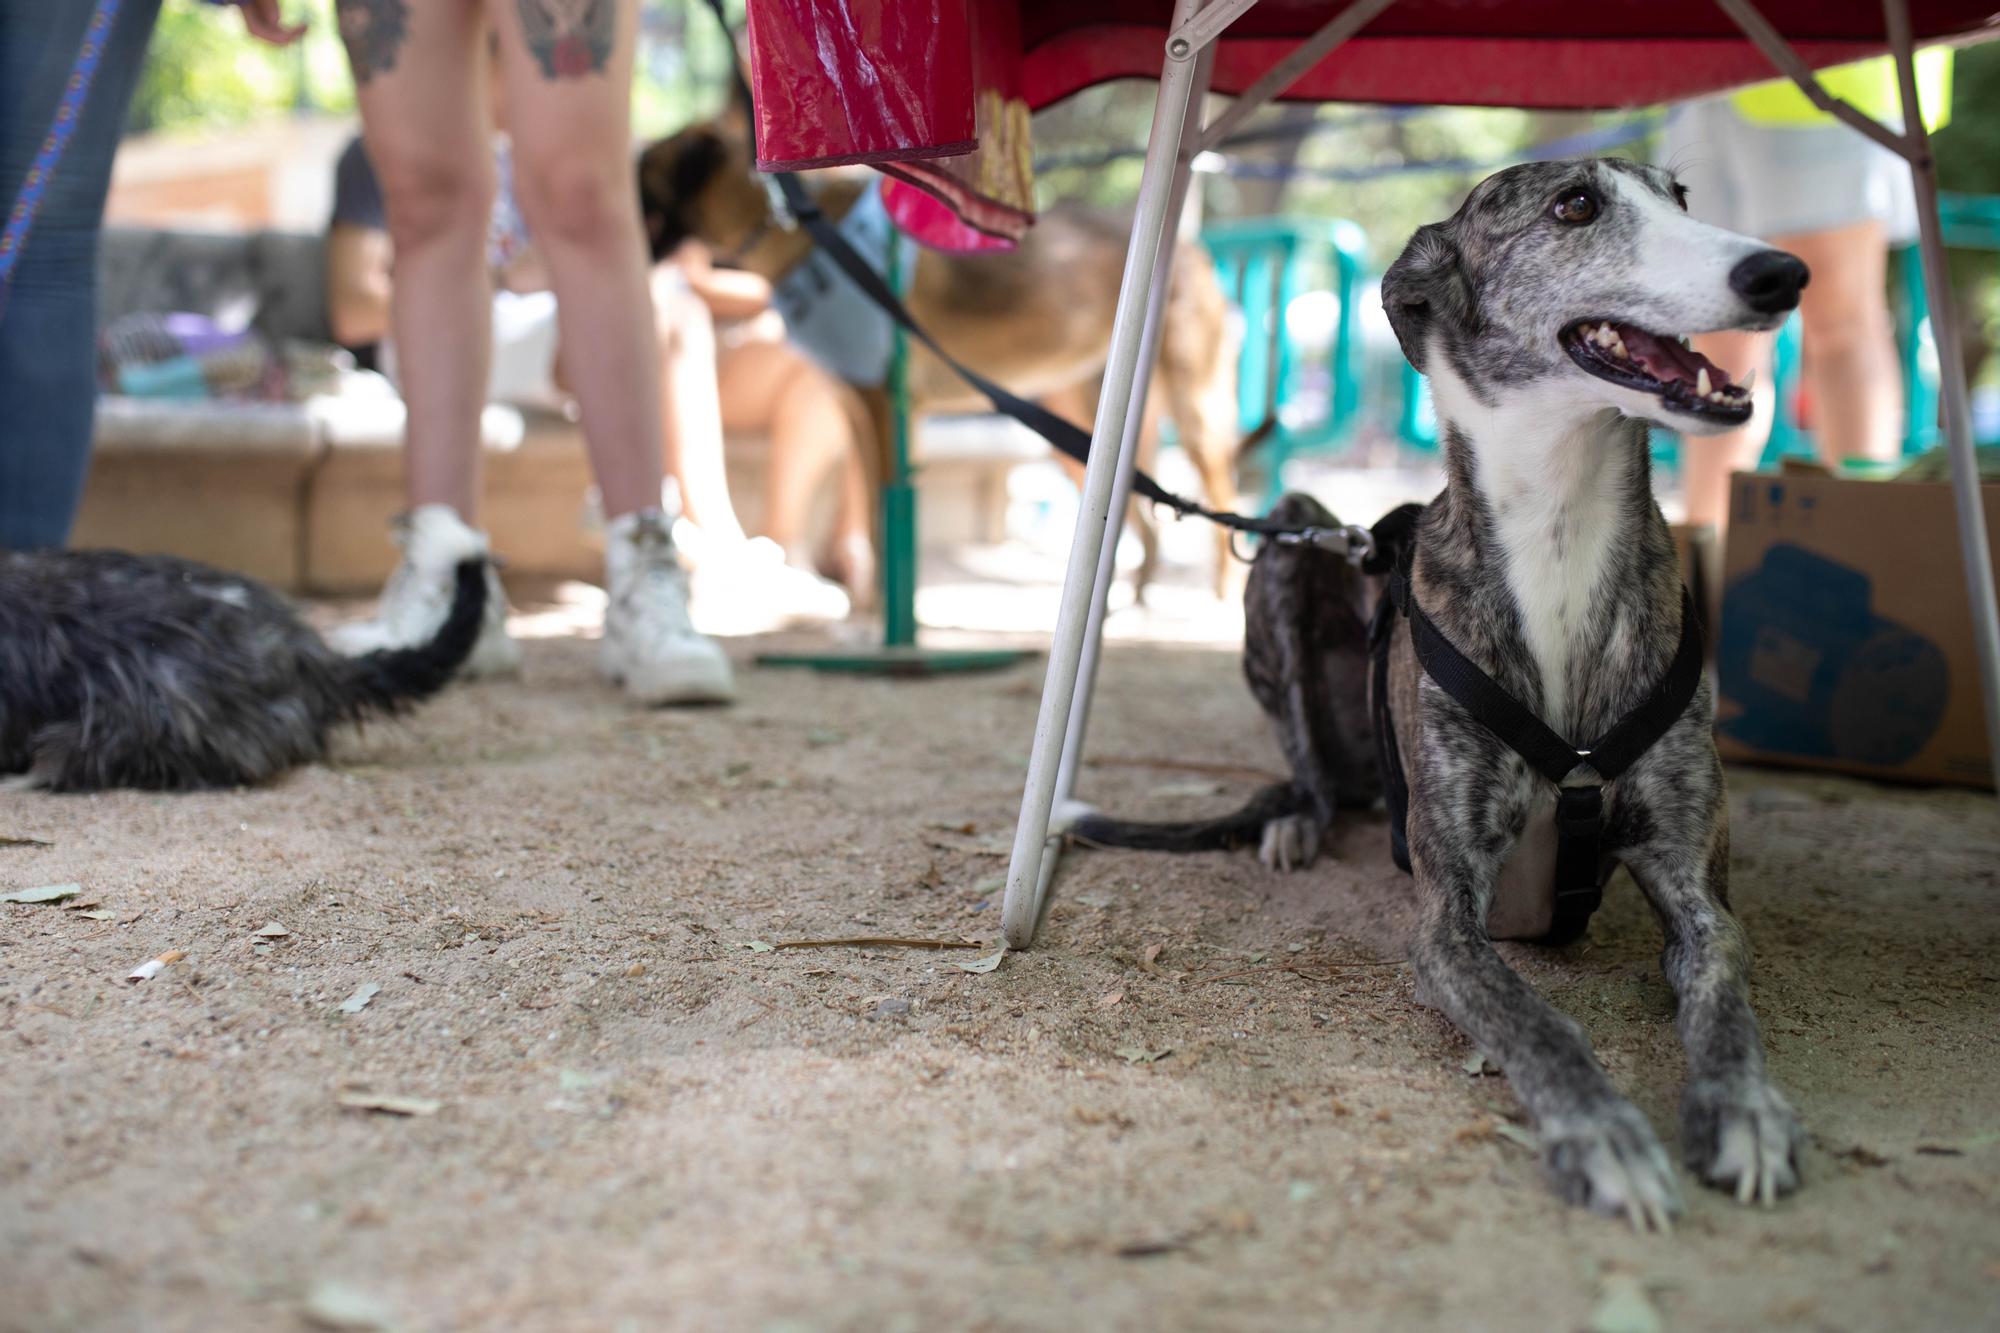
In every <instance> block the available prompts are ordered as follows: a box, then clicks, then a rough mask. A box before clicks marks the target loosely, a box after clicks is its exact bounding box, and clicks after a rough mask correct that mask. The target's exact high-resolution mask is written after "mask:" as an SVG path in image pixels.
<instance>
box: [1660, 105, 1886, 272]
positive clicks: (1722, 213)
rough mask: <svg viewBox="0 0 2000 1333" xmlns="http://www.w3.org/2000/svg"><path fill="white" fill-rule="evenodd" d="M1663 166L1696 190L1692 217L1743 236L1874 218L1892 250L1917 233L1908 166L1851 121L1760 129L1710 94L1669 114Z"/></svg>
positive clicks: (1779, 233) (1662, 149)
mask: <svg viewBox="0 0 2000 1333" xmlns="http://www.w3.org/2000/svg"><path fill="white" fill-rule="evenodd" d="M1890 128H1891V129H1895V128H1897V127H1896V126H1894V125H1892V126H1890ZM1658 160H1659V162H1660V164H1661V165H1662V166H1665V167H1670V168H1672V169H1673V171H1674V172H1675V173H1676V174H1677V175H1678V176H1679V177H1680V179H1681V181H1682V183H1683V184H1685V185H1686V186H1687V187H1688V212H1690V213H1692V214H1693V215H1694V216H1695V217H1697V218H1700V219H1701V220H1702V221H1703V222H1707V223H1711V224H1713V225H1715V226H1718V227H1726V228H1728V229H1729V230H1730V231H1734V232H1740V233H1742V234H1743V235H1745V236H1755V237H1757V238H1759V239H1760V240H1769V239H1771V238H1772V237H1774V236H1789V235H1794V234H1797V233H1799V232H1814V231H1830V230H1832V229H1834V228H1836V227H1847V226H1852V225H1854V224H1855V223H1858V222H1869V221H1874V222H1880V223H1881V224H1882V225H1883V229H1884V231H1885V232H1886V233H1887V236H1888V240H1889V243H1890V244H1892V245H1900V244H1905V243H1907V242H1909V241H1911V240H1913V239H1914V238H1915V237H1916V234H1917V213H1916V196H1915V193H1914V190H1913V187H1912V186H1911V184H1910V169H1909V167H1908V166H1907V165H1906V164H1905V163H1904V162H1903V160H1902V159H1901V158H1899V157H1897V156H1896V155H1895V154H1894V153H1891V152H1890V151H1889V150H1888V149H1886V148H1884V147H1882V146H1881V145H1880V144H1877V143H1875V142H1873V141H1872V140H1869V139H1865V138H1863V137H1862V136H1861V135H1860V134H1858V133H1856V132H1855V131H1854V130H1852V129H1850V128H1848V127H1847V126H1846V125H1841V124H1837V123H1835V124H1824V125H1758V124H1753V123H1751V122H1750V121H1747V120H1745V119H1743V117H1742V116H1741V115H1740V114H1738V112H1737V110H1736V108H1735V107H1734V106H1733V105H1731V103H1730V101H1729V99H1728V98H1726V97H1712V98H1707V99H1704V100H1702V101H1699V102H1689V103H1687V104H1686V105H1684V106H1680V107H1677V108H1675V110H1674V112H1673V113H1672V114H1671V115H1670V116H1668V118H1667V124H1666V128H1665V130H1664V131H1662V133H1661V136H1660V154H1659V159H1658Z"/></svg>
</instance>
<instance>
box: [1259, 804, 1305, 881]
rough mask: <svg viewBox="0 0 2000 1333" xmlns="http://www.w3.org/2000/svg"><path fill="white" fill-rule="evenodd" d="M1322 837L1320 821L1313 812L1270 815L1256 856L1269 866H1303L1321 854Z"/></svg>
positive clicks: (1301, 868)
mask: <svg viewBox="0 0 2000 1333" xmlns="http://www.w3.org/2000/svg"><path fill="white" fill-rule="evenodd" d="M1319 839H1320V827H1319V821H1318V820H1317V819H1314V818H1313V817H1312V816H1311V815H1280V816H1279V817H1278V818H1276V819H1267V820H1265V821H1264V841H1263V843H1262V844H1261V845H1260V846H1259V847H1258V848H1257V859H1258V860H1259V861H1262V862H1263V863H1264V868H1265V869H1266V870H1304V869H1305V868H1306V867H1307V866H1309V865H1311V864H1312V863H1313V858H1314V857H1316V856H1318V855H1319Z"/></svg>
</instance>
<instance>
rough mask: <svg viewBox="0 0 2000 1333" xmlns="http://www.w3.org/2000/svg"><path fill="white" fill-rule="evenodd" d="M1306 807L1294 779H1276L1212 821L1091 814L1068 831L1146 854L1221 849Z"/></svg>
mask: <svg viewBox="0 0 2000 1333" xmlns="http://www.w3.org/2000/svg"><path fill="white" fill-rule="evenodd" d="M1305 808H1306V801H1305V798H1304V796H1303V795H1302V794H1301V793H1300V792H1299V791H1298V790H1297V789H1296V788H1294V787H1293V786H1292V784H1291V783H1289V782H1274V783H1272V784H1271V785H1270V786H1268V787H1265V788H1264V789H1263V790H1262V791H1259V792H1258V793H1257V794H1256V795H1255V796H1252V797H1251V798H1250V800H1249V802H1248V803H1247V804H1246V805H1244V807H1243V808H1242V809H1240V810H1236V811H1233V812H1231V813H1229V814H1226V815H1219V816H1217V817H1216V818H1214V819H1196V820H1190V821H1188V822H1187V823H1183V824H1154V823H1147V822H1145V821H1142V820H1125V819H1112V818H1110V817H1109V816H1107V815H1098V814H1090V815H1085V816H1083V817H1082V818H1081V819H1079V820H1077V821H1076V822H1075V823H1074V824H1072V825H1070V827H1069V830H1068V831H1069V833H1070V834H1071V835H1072V836H1074V837H1076V838H1078V839H1079V840H1081V841H1083V842H1089V843H1096V844H1097V845H1098V846H1100V847H1131V848H1135V849H1137V850H1139V851H1142V852H1219V851H1228V850H1229V849H1231V848H1233V847H1240V846H1242V845H1244V844H1245V843H1252V842H1256V841H1257V840H1258V839H1259V838H1260V837H1262V836H1263V834H1264V825H1265V824H1267V823H1269V822H1270V821H1271V820H1273V819H1278V818H1281V817H1282V816H1285V815H1292V814H1297V813H1299V812H1300V811H1302V810H1304V809H1305Z"/></svg>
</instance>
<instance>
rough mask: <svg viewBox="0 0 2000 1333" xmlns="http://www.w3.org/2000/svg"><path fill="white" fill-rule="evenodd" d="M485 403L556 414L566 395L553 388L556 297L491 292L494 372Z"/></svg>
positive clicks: (553, 295)
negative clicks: (534, 408)
mask: <svg viewBox="0 0 2000 1333" xmlns="http://www.w3.org/2000/svg"><path fill="white" fill-rule="evenodd" d="M486 401H487V402H489V403H507V404H510V405H512V406H514V407H538V408H544V409H546V410H548V411H551V412H560V411H562V410H563V409H564V407H565V406H567V405H568V403H569V395H568V394H566V393H564V392H563V391H562V390H561V389H559V388H557V387H556V294H555V293H554V292H495V293H493V370H492V374H491V375H490V376H489V377H488V379H487V382H486Z"/></svg>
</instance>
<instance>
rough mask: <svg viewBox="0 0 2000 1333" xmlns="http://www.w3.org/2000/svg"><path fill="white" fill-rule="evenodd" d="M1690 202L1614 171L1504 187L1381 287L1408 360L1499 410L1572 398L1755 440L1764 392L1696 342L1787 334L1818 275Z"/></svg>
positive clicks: (1649, 178) (1588, 166)
mask: <svg viewBox="0 0 2000 1333" xmlns="http://www.w3.org/2000/svg"><path fill="white" fill-rule="evenodd" d="M1686 197H1687V192H1686V190H1685V189H1683V188H1682V187H1681V186H1680V185H1679V184H1678V183H1677V182H1676V181H1675V180H1674V178H1673V175H1672V174H1671V173H1670V172H1667V171H1664V170H1662V169H1660V168H1658V167H1650V166H1643V165H1640V164H1638V163H1633V162H1627V161H1622V160H1619V159H1613V158H1604V159H1596V160H1579V161H1570V162H1535V163H1529V164H1527V165H1525V166H1518V167H1509V168H1508V169H1507V170H1505V171H1502V172H1499V173H1498V174H1496V175H1493V176H1489V177H1488V178H1487V179H1486V180H1484V181H1482V182H1481V183H1480V184H1479V185H1478V186H1477V187H1476V188H1475V189H1474V190H1473V191H1472V193H1471V194H1470V195H1469V196H1467V198H1466V201H1465V203H1464V205H1463V206H1462V207H1460V208H1459V210H1458V212H1457V213H1455V214H1453V215H1452V217H1451V218H1450V219H1449V220H1447V221H1444V222H1437V223H1432V224H1430V225H1428V226H1425V227H1420V228H1418V230H1417V234H1416V235H1415V236H1414V237H1412V238H1411V240H1410V244H1409V247H1408V248H1407V249H1405V250H1404V251H1403V254H1402V257H1401V258H1399V259H1398V260H1397V261H1396V262H1395V263H1394V264H1392V265H1390V266H1389V271H1388V273H1387V274H1385V275H1384V277H1383V279H1382V304H1383V306H1384V308H1385V309H1386V310H1387V312H1388V316H1389V323H1390V325H1391V326H1392V327H1393V328H1394V329H1395V331H1396V340H1397V341H1398V342H1400V343H1401V344H1402V345H1403V354H1404V355H1405V356H1407V357H1409V359H1410V364H1412V365H1414V366H1415V367H1416V368H1417V369H1419V370H1427V369H1436V368H1437V367H1432V366H1430V365H1428V364H1427V363H1429V362H1431V361H1432V359H1433V358H1436V359H1438V360H1440V361H1442V362H1443V368H1448V369H1449V370H1450V372H1451V373H1452V374H1453V375H1455V376H1456V377H1457V378H1458V379H1459V380H1460V381H1462V382H1463V384H1464V385H1465V386H1466V389H1467V391H1468V392H1470V393H1471V394H1472V396H1473V397H1474V398H1475V399H1477V400H1478V401H1479V402H1481V403H1483V404H1486V405H1489V406H1490V405H1492V404H1495V403H1497V402H1498V401H1499V400H1500V399H1501V398H1502V397H1504V396H1507V395H1509V394H1511V393H1513V392H1515V391H1517V390H1521V389H1525V388H1531V387H1532V388H1549V387H1559V388H1561V389H1562V390H1564V391H1568V390H1572V389H1573V391H1574V393H1575V395H1576V398H1577V401H1578V403H1579V405H1581V406H1587V407H1589V408H1591V409H1598V408H1604V407H1609V408H1614V409H1616V410H1617V411H1619V412H1622V413H1624V414H1626V415H1628V416H1634V417H1645V418H1649V419H1652V420H1656V421H1661V422H1665V423H1667V424H1670V425H1672V426H1673V427H1674V428H1675V429H1677V430H1681V431H1684V432H1688V433H1691V434H1713V433H1715V432H1717V431H1721V430H1726V429H1728V428H1729V427H1732V426H1736V425H1740V424H1742V423H1743V422H1744V421H1747V420H1748V419H1749V417H1750V393H1749V390H1748V389H1746V388H1745V387H1743V386H1741V385H1738V384H1735V383H1733V382H1731V380H1730V378H1729V376H1728V374H1727V373H1726V372H1724V371H1723V370H1722V369H1721V368H1720V367H1718V366H1716V365H1715V363H1713V362H1712V361H1710V360H1708V359H1707V358H1706V357H1704V356H1702V355H1701V354H1700V353H1698V352H1695V351H1693V350H1691V349H1689V348H1688V347H1687V346H1685V345H1684V344H1683V343H1682V341H1681V339H1682V338H1684V337H1685V336H1686V335H1689V334H1695V333H1712V332H1716V331H1719V330H1723V329H1773V328H1776V327H1777V326H1778V325H1779V324H1781V323H1783V322H1784V318H1785V315H1786V314H1787V312H1789V311H1790V310H1792V308H1793V307H1795V306H1797V305H1798V303H1799V291H1800V289H1801V288H1803V287H1804V286H1805V285H1806V277H1807V274H1806V266H1805V265H1804V264H1803V263H1802V262H1800V261H1799V260H1798V259H1796V258H1794V257H1793V256H1791V255H1789V254H1786V253H1785V252H1784V251H1782V250H1774V249H1772V248H1771V247H1769V246H1767V245H1764V244H1762V243H1760V242H1758V241H1754V240H1751V239H1749V238H1748V237H1744V236H1738V235H1736V234H1735V233H1733V232H1727V231H1723V230H1722V229H1720V228H1718V227H1711V226H1709V225H1707V224H1706V223H1701V222H1697V221H1695V220H1694V219H1693V218H1691V217H1689V216H1688V215H1687V211H1686V206H1685V200H1686Z"/></svg>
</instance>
